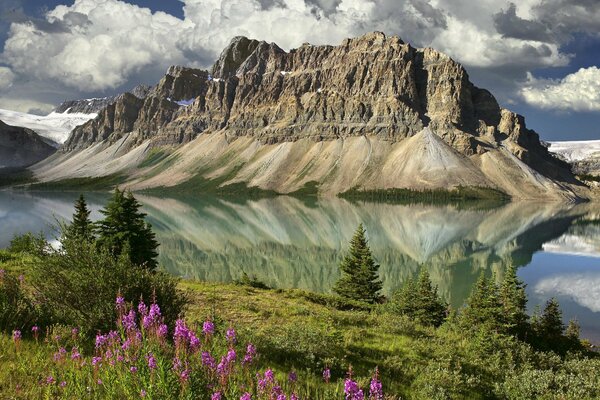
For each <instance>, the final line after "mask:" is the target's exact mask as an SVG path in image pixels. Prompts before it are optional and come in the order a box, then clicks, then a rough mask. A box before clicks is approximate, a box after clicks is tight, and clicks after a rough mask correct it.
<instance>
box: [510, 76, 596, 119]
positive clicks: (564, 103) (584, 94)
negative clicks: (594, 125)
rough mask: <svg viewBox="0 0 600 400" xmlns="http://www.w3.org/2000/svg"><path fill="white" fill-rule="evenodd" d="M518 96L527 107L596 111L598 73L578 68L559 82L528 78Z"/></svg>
mask: <svg viewBox="0 0 600 400" xmlns="http://www.w3.org/2000/svg"><path fill="white" fill-rule="evenodd" d="M521 94H522V96H523V98H524V99H525V101H526V102H527V103H529V104H531V105H533V106H535V107H538V108H542V109H554V110H567V111H600V69H599V68H598V67H589V68H581V69H580V70H579V71H577V72H575V73H572V74H569V75H567V76H566V77H565V78H563V79H560V80H553V79H536V78H535V77H533V76H531V75H530V78H529V82H528V84H527V86H526V87H525V88H523V89H522V91H521Z"/></svg>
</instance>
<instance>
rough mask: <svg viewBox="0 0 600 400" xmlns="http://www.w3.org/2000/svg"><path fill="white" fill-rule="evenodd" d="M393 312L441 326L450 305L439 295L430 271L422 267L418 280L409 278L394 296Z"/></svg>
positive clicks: (423, 322)
mask: <svg viewBox="0 0 600 400" xmlns="http://www.w3.org/2000/svg"><path fill="white" fill-rule="evenodd" d="M390 309H391V311H392V312H395V313H397V314H401V315H407V316H409V317H411V318H414V319H416V320H417V321H419V322H420V323H422V324H424V325H433V326H440V325H441V324H442V323H443V322H444V320H445V319H446V313H447V309H448V305H447V304H446V303H445V302H444V301H443V300H442V299H441V298H440V297H439V295H438V291H437V286H433V284H432V283H431V279H430V277H429V273H428V272H427V270H426V269H425V268H422V269H421V272H420V273H419V278H418V279H417V280H415V279H412V278H409V279H408V280H407V281H406V282H405V283H404V285H403V286H402V288H400V290H398V291H397V292H396V293H394V295H393V296H392V299H391V301H390Z"/></svg>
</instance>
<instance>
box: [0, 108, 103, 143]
mask: <svg viewBox="0 0 600 400" xmlns="http://www.w3.org/2000/svg"><path fill="white" fill-rule="evenodd" d="M96 115H97V114H94V113H91V114H82V113H73V114H61V113H57V112H52V113H50V114H48V115H45V116H41V115H34V114H27V113H21V112H18V111H10V110H2V109H0V120H2V121H4V122H6V123H7V124H10V125H13V126H20V127H24V128H28V129H31V130H34V131H35V132H37V133H38V134H39V135H40V136H41V137H42V138H43V139H44V140H45V141H46V142H47V143H48V144H51V145H53V146H54V147H58V146H59V145H60V144H61V143H63V142H64V141H65V140H67V138H68V137H69V134H70V132H71V131H72V130H73V128H75V127H76V126H78V125H82V124H84V123H86V122H87V121H89V120H90V119H93V118H95V117H96Z"/></svg>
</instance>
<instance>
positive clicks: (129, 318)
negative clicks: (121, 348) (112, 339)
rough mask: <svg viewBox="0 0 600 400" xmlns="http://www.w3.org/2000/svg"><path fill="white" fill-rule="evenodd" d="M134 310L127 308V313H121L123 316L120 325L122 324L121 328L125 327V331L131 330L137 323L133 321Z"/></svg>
mask: <svg viewBox="0 0 600 400" xmlns="http://www.w3.org/2000/svg"><path fill="white" fill-rule="evenodd" d="M135 318H136V315H135V311H133V309H131V310H129V313H127V314H126V315H123V318H122V319H121V325H122V326H123V329H125V330H126V331H132V330H134V329H135V328H136V327H137V325H136V323H135Z"/></svg>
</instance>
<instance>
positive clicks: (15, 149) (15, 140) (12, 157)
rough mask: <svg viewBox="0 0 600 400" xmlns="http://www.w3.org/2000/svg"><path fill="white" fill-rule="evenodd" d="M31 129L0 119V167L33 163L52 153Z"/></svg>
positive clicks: (23, 165)
mask: <svg viewBox="0 0 600 400" xmlns="http://www.w3.org/2000/svg"><path fill="white" fill-rule="evenodd" d="M55 151H56V149H55V148H54V147H52V146H50V145H49V144H47V143H46V142H45V141H44V140H43V139H42V138H41V137H40V136H39V135H38V134H37V133H35V132H34V131H32V130H31V129H27V128H21V127H16V126H11V125H7V124H5V123H4V122H2V121H0V168H19V167H26V166H28V165H31V164H34V163H36V162H38V161H40V160H43V159H44V158H46V157H48V156H49V155H51V154H52V153H54V152H55Z"/></svg>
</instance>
